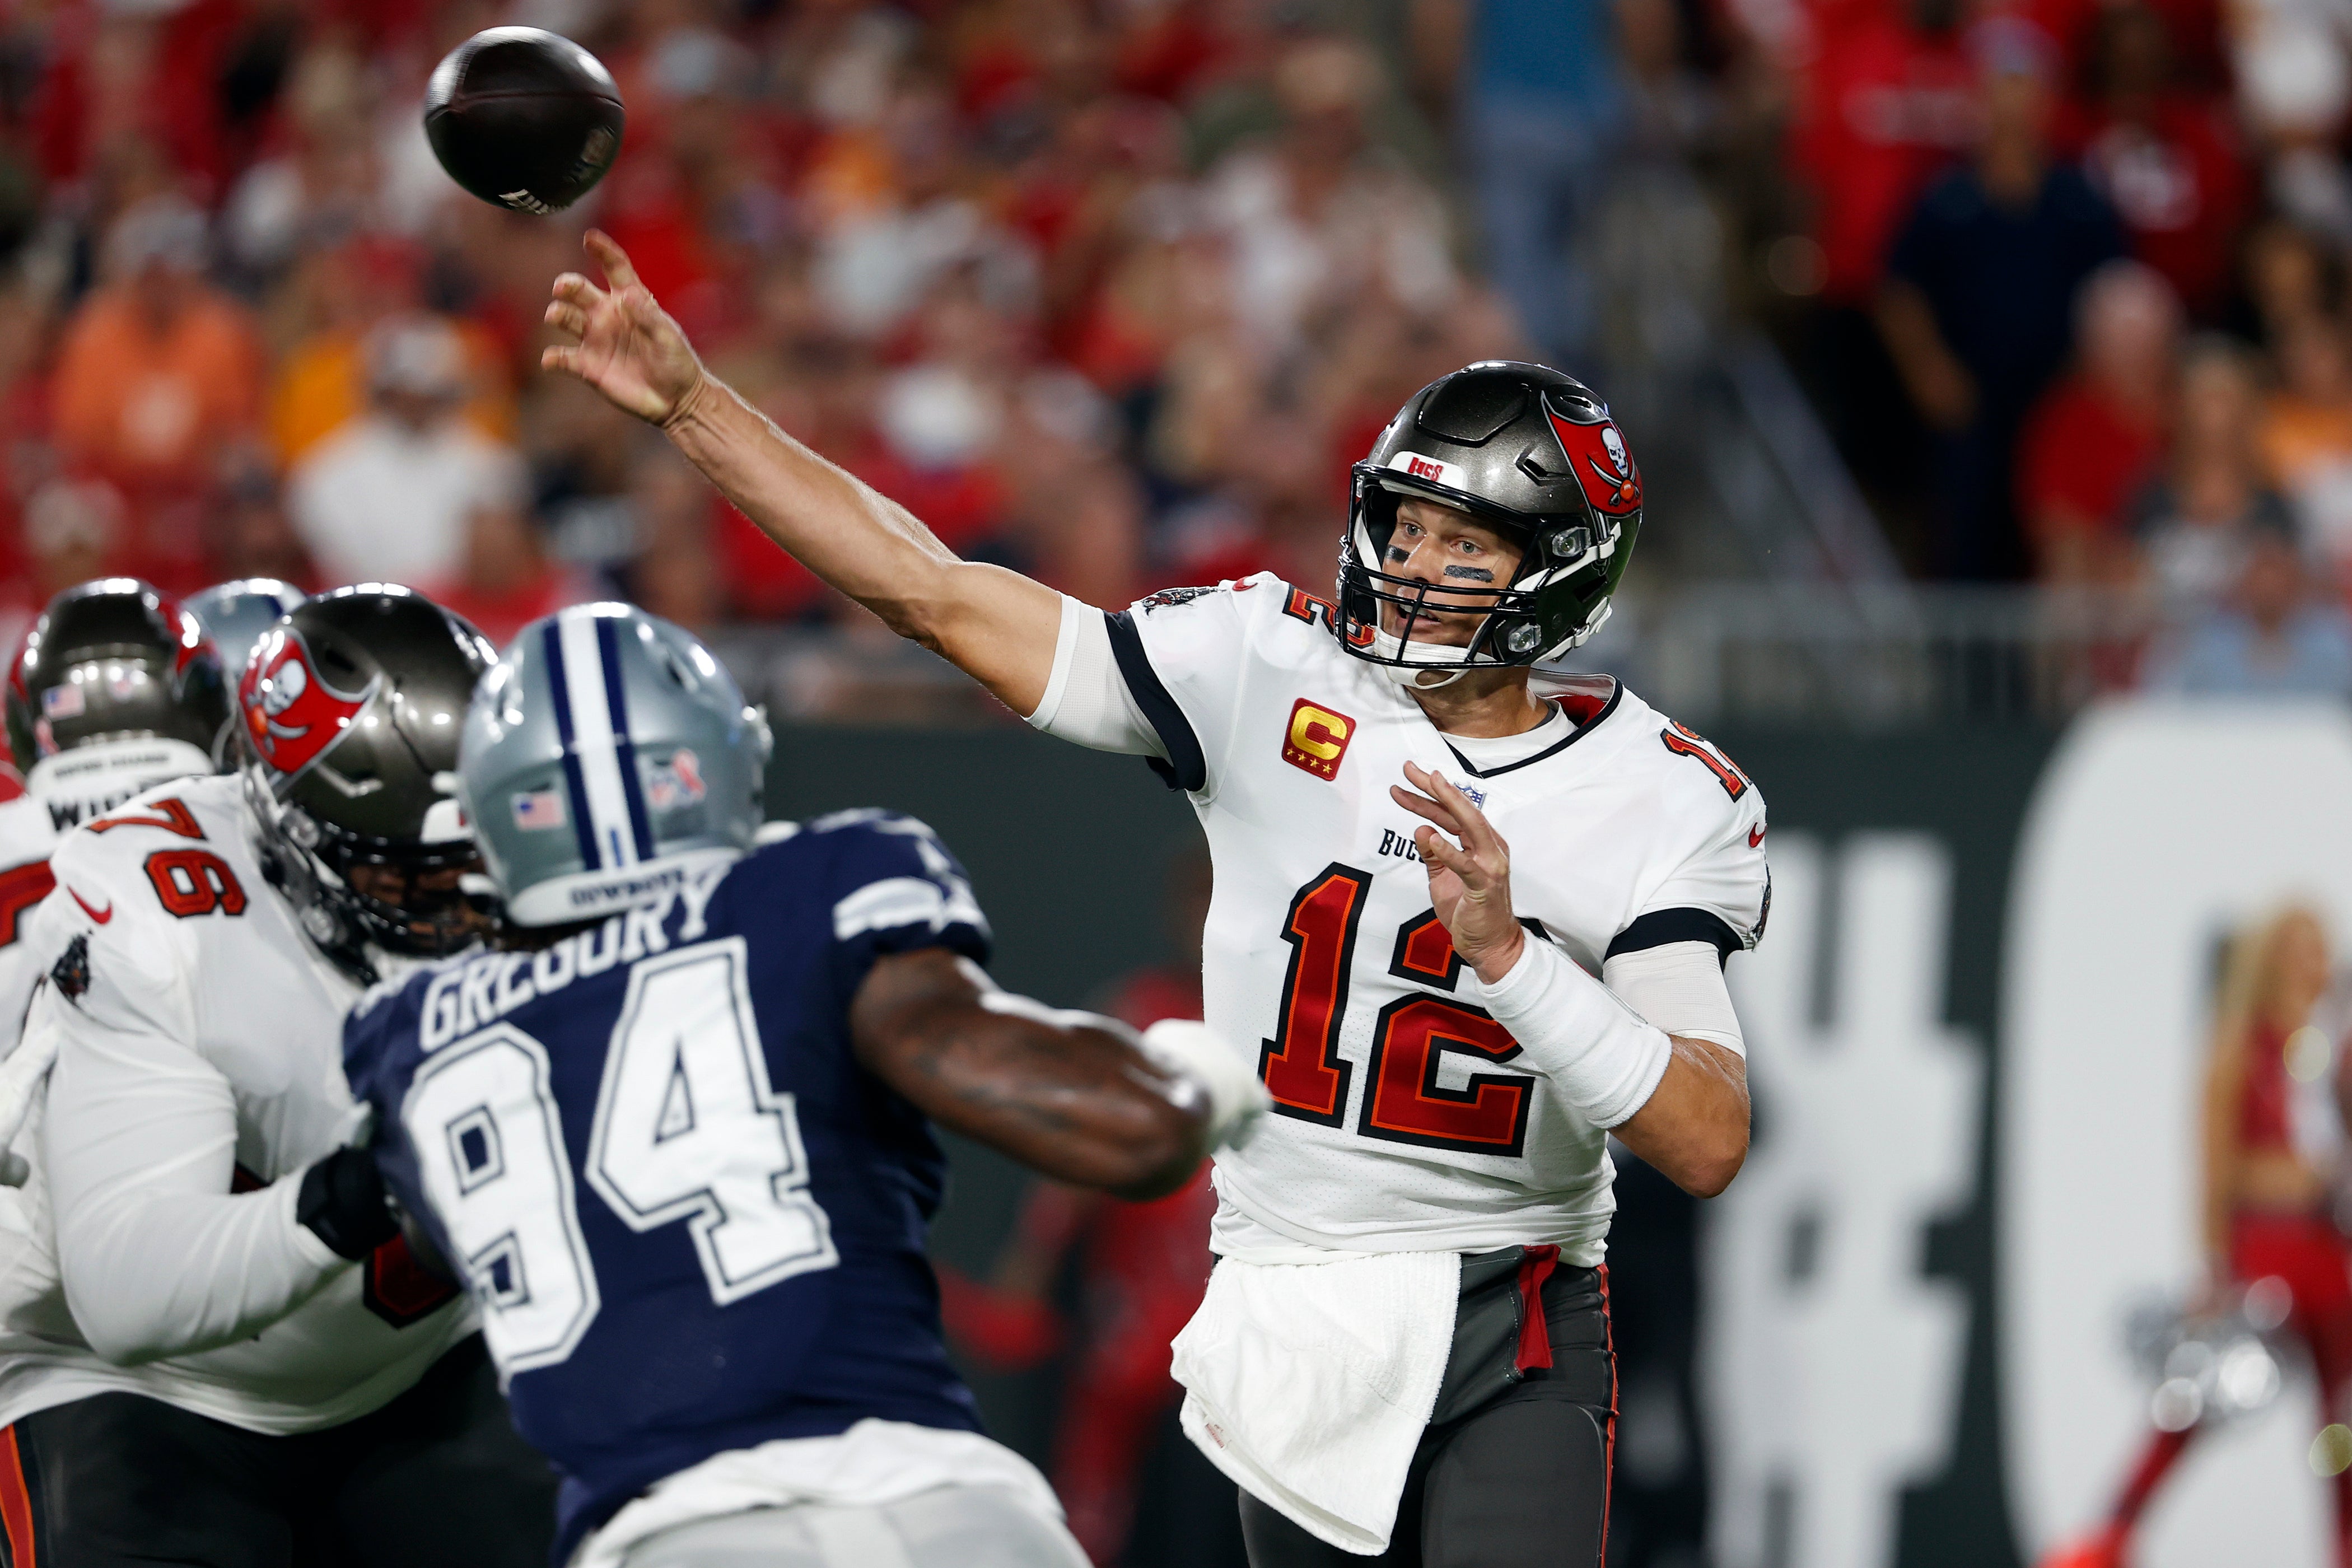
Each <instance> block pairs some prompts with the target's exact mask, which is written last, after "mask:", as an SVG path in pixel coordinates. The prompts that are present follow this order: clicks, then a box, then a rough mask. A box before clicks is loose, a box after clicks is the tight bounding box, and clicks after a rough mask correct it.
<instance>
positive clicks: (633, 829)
mask: <svg viewBox="0 0 2352 1568" xmlns="http://www.w3.org/2000/svg"><path fill="white" fill-rule="evenodd" d="M596 653H597V657H598V659H599V661H600V662H601V663H602V664H603V665H604V708H605V711H607V712H608V713H610V714H611V715H612V717H613V755H614V760H615V761H616V762H618V763H620V767H621V790H622V793H623V794H624V795H626V796H627V797H628V802H629V831H630V833H631V834H633V835H634V836H635V838H636V841H637V858H638V859H640V860H650V859H652V858H654V828H653V822H652V819H651V818H650V817H648V816H646V792H645V786H644V784H643V782H642V781H641V780H639V779H638V777H637V748H636V743H635V742H633V741H631V740H630V739H629V700H628V695H627V693H626V692H625V691H624V690H623V689H622V685H621V638H620V623H619V622H618V621H615V620H613V619H612V618H611V617H609V616H598V617H597V620H596Z"/></svg>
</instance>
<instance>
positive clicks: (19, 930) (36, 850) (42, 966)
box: [0, 775, 58, 1058]
mask: <svg viewBox="0 0 2352 1568" xmlns="http://www.w3.org/2000/svg"><path fill="white" fill-rule="evenodd" d="M57 842H58V831H57V828H56V827H55V826H52V825H51V816H50V812H49V808H48V807H47V805H44V804H43V803H42V802H40V801H38V800H37V799H35V798H34V797H33V796H32V795H26V794H25V793H23V786H22V785H20V784H17V783H16V781H15V780H14V779H13V778H9V777H6V776H5V775H0V1058H5V1057H6V1056H7V1055H8V1054H9V1053H10V1052H12V1051H14V1050H15V1049H16V1037H17V1035H18V1033H19V1032H20V1031H21V1030H22V1029H23V1028H24V1026H25V1005H26V1003H28V1002H30V1001H31V1000H32V999H33V983H34V982H35V981H37V980H38V979H40V977H41V973H42V972H43V971H44V970H46V969H47V967H48V963H49V959H51V958H54V957H55V956H57V955H56V953H55V952H47V951H46V950H47V943H45V942H42V941H40V940H39V939H38V938H37V936H35V935H34V927H35V926H36V925H37V923H38V922H37V918H36V911H37V910H39V908H40V905H41V900H44V899H46V898H47V897H48V896H49V889H50V888H51V887H52V886H53V885H54V879H52V878H51V877H50V875H49V851H50V850H52V849H54V848H55V847H57Z"/></svg>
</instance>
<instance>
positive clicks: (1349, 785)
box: [1110, 574, 1769, 1265]
mask: <svg viewBox="0 0 2352 1568" xmlns="http://www.w3.org/2000/svg"><path fill="white" fill-rule="evenodd" d="M1328 615H1329V609H1328V605H1325V604H1324V602H1323V601H1321V600H1318V599H1317V598H1315V597H1313V596H1312V595H1307V594H1305V593H1303V592H1301V591H1299V590H1298V589H1296V588H1292V587H1290V586H1288V585H1286V584H1284V583H1282V582H1280V581H1279V580H1277V579H1276V578H1275V577H1274V576H1273V575H1272V574H1260V575H1258V576H1255V577H1250V578H1246V579H1244V580H1242V581H1240V582H1236V583H1229V584H1222V585H1221V586H1220V587H1219V588H1218V589H1216V590H1215V591H1213V592H1204V593H1199V594H1193V595H1182V596H1177V595H1155V596H1154V597H1153V598H1150V599H1147V600H1144V601H1143V602H1142V603H1140V604H1139V605H1136V606H1135V607H1134V608H1133V609H1131V610H1129V611H1128V612H1125V613H1123V614H1120V615H1118V616H1113V617H1111V620H1110V630H1111V644H1112V648H1113V651H1114V653H1115V654H1116V655H1117V658H1118V668H1119V671H1120V674H1121V676H1122V677H1123V678H1124V679H1125V680H1126V683H1127V686H1128V689H1129V692H1130V694H1131V695H1132V696H1133V697H1134V698H1135V700H1136V703H1137V705H1138V707H1139V709H1140V710H1142V712H1143V714H1144V716H1145V718H1147V719H1148V720H1149V721H1150V722H1151V723H1152V725H1153V727H1154V728H1155V729H1156V730H1157V731H1159V733H1160V741H1161V743H1162V745H1163V746H1164V748H1165V749H1166V751H1167V753H1168V756H1167V761H1166V763H1156V764H1155V765H1159V766H1161V767H1162V768H1163V771H1165V772H1166V773H1169V774H1170V775H1171V778H1172V782H1174V783H1175V784H1179V785H1181V786H1182V787H1183V788H1185V789H1186V790H1188V791H1189V792H1190V794H1191V796H1192V803H1193V805H1194V807H1195V809H1196V810H1197V811H1198V813H1199V814H1200V817H1201V820H1202V826H1203V827H1204V828H1205V829H1206V831H1207V833H1208V837H1209V846H1210V851H1211V855H1212V858H1213V861H1214V866H1215V872H1216V890H1215V893H1214V896H1213V901H1212V903H1211V905H1210V910H1209V918H1208V926H1207V930H1206V931H1205V933H1204V942H1203V954H1202V958H1203V971H1202V985H1203V992H1204V995H1205V998H1206V1008H1207V1014H1208V1020H1207V1021H1208V1023H1209V1025H1210V1026H1211V1027H1213V1029H1215V1030H1216V1031H1217V1032H1218V1033H1219V1034H1220V1035H1222V1036H1223V1037H1225V1038H1226V1039H1229V1040H1233V1041H1235V1042H1242V1043H1245V1044H1247V1045H1248V1046H1250V1047H1254V1048H1255V1050H1256V1051H1257V1053H1258V1065H1259V1076H1260V1077H1261V1078H1262V1079H1264V1080H1265V1086H1266V1089H1267V1091H1268V1092H1269V1093H1270V1094H1271V1095H1272V1097H1273V1100H1274V1110H1275V1111H1276V1115H1275V1116H1273V1117H1271V1118H1269V1119H1268V1121H1267V1122H1266V1123H1265V1126H1264V1127H1262V1128H1261V1130H1260V1131H1258V1133H1257V1135H1256V1136H1255V1137H1254V1138H1253V1139H1252V1140H1251V1141H1250V1142H1249V1144H1248V1145H1247V1146H1246V1147H1245V1148H1244V1149H1240V1150H1226V1151H1223V1152H1220V1153H1219V1154H1218V1156H1217V1165H1216V1183H1217V1190H1218V1194H1219V1197H1220V1200H1221V1201H1220V1205H1219V1209H1218V1216H1217V1222H1216V1233H1215V1234H1216V1241H1217V1245H1218V1247H1219V1249H1220V1250H1221V1251H1227V1252H1244V1253H1247V1254H1253V1255H1256V1256H1272V1255H1276V1254H1280V1253H1282V1252H1285V1251H1286V1250H1295V1249H1297V1248H1299V1247H1307V1248H1317V1247H1322V1248H1346V1249H1358V1250H1364V1251H1418V1250H1454V1251H1477V1250H1482V1249H1486V1248H1490V1247H1504V1246H1508V1245H1512V1244H1514V1243H1542V1242H1556V1243H1559V1245H1560V1246H1561V1247H1562V1248H1563V1253H1562V1256H1563V1258H1565V1259H1566V1260H1567V1261H1570V1262H1573V1263H1578V1264H1582V1265H1591V1264H1594V1263H1598V1262H1599V1261H1600V1260H1601V1255H1602V1251H1603V1247H1604V1245H1605V1238H1606V1236H1607V1234H1608V1226H1609V1216H1610V1214H1611V1213H1612V1210H1613V1208H1614V1203H1613V1200H1612V1197H1611V1195H1610V1187H1611V1183H1612V1179H1613V1172H1612V1168H1611V1166H1610V1163H1609V1156H1608V1151H1607V1140H1606V1137H1605V1135H1604V1134H1603V1133H1602V1132H1601V1131H1600V1130H1598V1129H1596V1128H1594V1127H1592V1126H1591V1125H1590V1124H1589V1123H1587V1122H1586V1121H1584V1120H1583V1119H1582V1118H1581V1117H1580V1116H1579V1115H1578V1114H1577V1113H1576V1111H1575V1110H1573V1109H1572V1108H1570V1106H1569V1105H1568V1104H1567V1102H1566V1101H1565V1100H1561V1099H1560V1098H1559V1096H1558V1095H1556V1094H1555V1093H1554V1092H1553V1091H1552V1089H1551V1087H1550V1085H1549V1083H1548V1082H1547V1081H1546V1080H1545V1079H1541V1078H1539V1077H1537V1076H1535V1075H1534V1074H1532V1073H1530V1072H1529V1071H1528V1070H1527V1069H1526V1068H1523V1067H1519V1066H1517V1065H1516V1060H1517V1058H1518V1056H1519V1055H1520V1051H1519V1047H1518V1045H1517V1042H1516V1041H1514V1040H1513V1039H1512V1038H1511V1037H1510V1036H1509V1035H1508V1034H1507V1032H1505V1031H1504V1029H1503V1028H1502V1026H1500V1025H1498V1024H1496V1022H1495V1021H1494V1019H1493V1018H1491V1017H1490V1016H1488V1015H1487V1013H1486V1010H1485V1009H1484V1008H1483V1007H1482V1006H1481V1005H1479V1002H1480V986H1479V984H1478V980H1477V977H1476V976H1475V974H1474V973H1470V972H1469V971H1467V970H1466V969H1465V967H1464V966H1463V964H1462V962H1461V960H1460V959H1459V958H1458V957H1457V956H1456V955H1455V953H1454V948H1453V943H1452V942H1451V940H1450V939H1449V938H1448V936H1447V935H1446V931H1445V928H1444V926H1443V925H1441V924H1440V923H1439V922H1438V921H1437V918H1436V915H1435V913H1434V911H1433V910H1432V908H1431V905H1430V899H1429V892H1428V885H1427V876H1426V872H1425V870H1424V868H1423V866H1422V865H1421V864H1420V863H1419V857H1418V855H1416V854H1414V853H1412V835H1413V830H1414V829H1415V828H1416V827H1418V826H1421V822H1420V819H1419V818H1417V817H1415V816H1412V815H1411V814H1409V813H1408V812H1406V811H1405V810H1404V809H1403V808H1402V807H1401V806H1399V805H1396V804H1395V803H1394V802H1393V801H1392V800H1391V798H1390V795H1389V786H1390V785H1391V784H1402V783H1403V782H1404V764H1405V763H1408V762H1411V763H1418V764H1420V765H1421V766H1423V767H1424V768H1433V769H1436V770H1439V771H1441V772H1443V773H1445V774H1446V776H1447V777H1449V778H1451V779H1454V781H1456V782H1457V783H1459V784H1462V785H1463V787H1464V788H1465V789H1466V790H1467V791H1469V792H1470V794H1471V795H1472V797H1473V798H1474V799H1475V800H1476V801H1477V802H1478V804H1479V805H1480V806H1481V807H1482V809H1483V810H1484V811H1485V812H1486V816H1487V817H1488V818H1489V819H1490V820H1491V821H1492V822H1493V823H1494V825H1495V827H1496V831H1497V832H1499V833H1500V834H1501V835H1502V837H1503V838H1504V840H1505V841H1506V842H1507V843H1508V844H1509V845H1510V847H1511V896H1512V901H1513V905H1514V908H1515V910H1516V911H1517V914H1518V915H1519V917H1520V918H1521V919H1522V920H1523V921H1525V922H1526V923H1527V924H1528V927H1529V929H1530V930H1531V931H1534V932H1535V933H1536V934H1538V936H1541V937H1543V938H1544V939H1546V940H1548V941H1550V942H1556V943H1558V944H1559V946H1560V947H1561V949H1562V950H1563V951H1565V952H1567V953H1568V954H1569V955H1570V957H1571V958H1573V959H1574V960H1575V961H1576V962H1577V963H1580V964H1581V965H1583V966H1584V967H1585V968H1586V969H1587V970H1589V971H1591V972H1592V973H1596V974H1597V973H1601V971H1602V966H1603V963H1604V962H1605V961H1606V960H1607V959H1608V958H1609V957H1611V956H1612V955H1614V954H1618V953H1623V952H1632V951H1637V950H1640V949H1644V948H1650V947H1655V946H1661V945H1664V944H1665V943H1669V942H1692V941H1699V942H1710V943H1712V944H1714V945H1715V946H1716V947H1717V950H1718V951H1719V952H1722V953H1724V954H1725V955H1728V954H1729V953H1730V952H1732V951H1734V950H1737V949H1739V948H1743V947H1748V946H1752V945H1753V944H1754V942H1755V941H1756V939H1757V937H1758V935H1759V933H1760V932H1761V931H1762V928H1763V924H1764V918H1765V910H1766V906H1767V903H1768V901H1769V881H1768V875H1767V871H1766V868H1765V860H1764V853H1763V849H1762V837H1763V826H1764V802H1763V799H1762V797H1761V795H1759V792H1758V791H1757V789H1756V787H1755V785H1754V784H1753V783H1752V782H1751V781H1749V780H1748V778H1747V776H1746V775H1745V774H1743V773H1740V772H1739V771H1738V768H1737V767H1736V766H1734V765H1733V763H1731V762H1730V760H1729V759H1728V758H1727V757H1725V756H1724V755H1723V754H1722V753H1721V752H1717V750H1716V749H1715V748H1714V747H1713V746H1711V745H1709V744H1708V743H1707V742H1706V741H1704V740H1702V739H1701V738H1699V737H1698V736H1696V735H1694V734H1692V733H1691V732H1690V731H1686V730H1685V729H1683V728H1682V727H1681V726H1679V725H1677V724H1675V723H1673V722H1672V721H1669V720H1667V719H1665V718H1664V717H1663V716H1661V715H1660V714H1658V713H1657V712H1656V711H1654V710H1652V709H1651V708H1650V707H1649V706H1648V705H1647V704H1645V703H1644V702H1643V701H1642V700H1640V699H1639V698H1637V697H1635V696H1634V695H1633V693H1632V692H1630V691H1628V690H1626V689H1624V688H1623V687H1622V685H1620V684H1618V683H1617V682H1615V681H1614V680H1612V679H1608V678H1606V677H1589V678H1576V679H1564V680H1561V681H1559V682H1556V683H1555V684H1554V685H1553V686H1552V687H1550V688H1549V689H1550V690H1551V692H1552V694H1553V695H1554V696H1555V698H1556V700H1558V701H1559V705H1560V707H1561V709H1562V710H1563V712H1564V714H1565V720H1564V721H1555V726H1554V727H1553V728H1556V730H1557V732H1558V738H1557V739H1556V740H1554V739H1550V738H1549V735H1550V733H1551V730H1550V729H1547V730H1546V731H1541V732H1538V734H1537V735H1534V736H1531V737H1528V742H1527V743H1526V745H1524V746H1522V747H1521V748H1519V749H1518V752H1517V754H1516V755H1514V756H1512V757H1511V758H1510V759H1509V760H1507V761H1502V760H1496V751H1497V748H1498V743H1497V742H1466V741H1465V742H1461V743H1460V744H1459V745H1455V744H1452V743H1449V742H1448V739H1447V737H1446V736H1445V735H1444V734H1443V733H1441V732H1440V731H1438V730H1437V729H1436V728H1435V727H1434V726H1433V724H1431V722H1430V721H1429V719H1428V718H1427V717H1426V716H1425V715H1424V714H1423V711H1422V710H1421V708H1420V706H1419V705H1418V704H1417V703H1415V702H1414V701H1413V700H1412V699H1411V698H1410V697H1408V696H1407V695H1406V694H1405V693H1404V692H1403V691H1402V689H1399V688H1398V687H1397V685H1396V684H1395V683H1394V682H1393V681H1391V679H1389V678H1388V677H1387V676H1386V675H1384V674H1383V673H1381V671H1380V670H1379V669H1378V668H1375V667H1374V666H1372V665H1370V664H1366V663H1364V662H1362V661H1360V660H1358V659H1354V658H1349V656H1348V655H1347V653H1346V652H1345V651H1344V650H1342V649H1341V648H1340V647H1339V645H1338V644H1337V643H1336V642H1335V641H1334V640H1333V638H1332V636H1331V633H1330V631H1329V630H1328ZM1538 679H1541V678H1538ZM1539 689H1541V688H1539ZM1505 749H1508V748H1505ZM1482 759H1483V760H1482Z"/></svg>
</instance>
